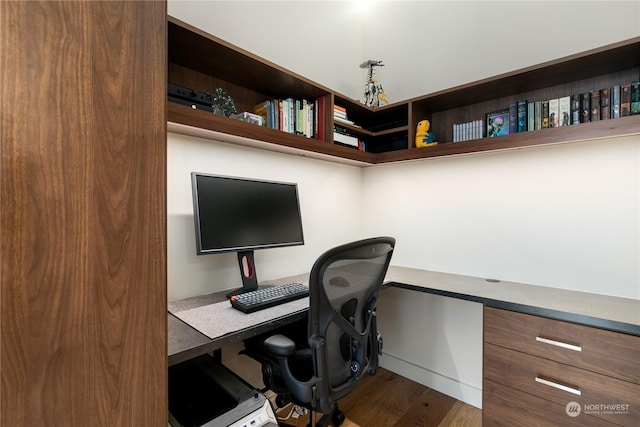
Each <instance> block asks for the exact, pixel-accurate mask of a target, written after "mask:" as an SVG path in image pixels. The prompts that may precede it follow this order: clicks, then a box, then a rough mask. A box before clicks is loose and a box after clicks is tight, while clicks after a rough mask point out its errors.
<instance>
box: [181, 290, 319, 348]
mask: <svg viewBox="0 0 640 427" xmlns="http://www.w3.org/2000/svg"><path fill="white" fill-rule="evenodd" d="M308 308H309V297H305V298H300V299H298V300H295V301H289V302H287V303H285V304H280V305H276V306H274V307H269V308H266V309H264V310H260V311H256V312H253V313H249V314H246V313H243V312H241V311H240V310H236V309H235V308H233V307H231V303H230V302H229V301H223V302H218V303H215V304H209V305H203V306H200V307H196V308H192V309H189V310H184V311H177V312H175V311H171V310H169V312H170V313H171V314H173V315H174V316H176V317H178V318H179V319H181V320H182V321H184V322H185V323H186V324H188V325H190V326H191V327H192V328H194V329H196V330H198V331H199V332H201V333H203V334H204V335H206V336H207V337H209V338H211V339H216V338H220V337H222V336H224V335H226V334H228V333H231V332H238V331H241V330H243V329H247V328H251V327H254V326H256V325H260V324H262V323H266V322H270V321H273V320H275V319H278V318H281V317H285V316H288V315H291V314H293V313H296V312H299V311H303V310H307V309H308Z"/></svg>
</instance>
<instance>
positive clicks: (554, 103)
mask: <svg viewBox="0 0 640 427" xmlns="http://www.w3.org/2000/svg"><path fill="white" fill-rule="evenodd" d="M559 114H560V109H559V103H558V98H554V99H550V100H549V127H550V128H557V127H558V115H559Z"/></svg>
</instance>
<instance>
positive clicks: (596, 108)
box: [590, 90, 600, 122]
mask: <svg viewBox="0 0 640 427" xmlns="http://www.w3.org/2000/svg"><path fill="white" fill-rule="evenodd" d="M590 118H591V121H592V122H595V121H598V120H600V91H599V90H593V91H591V117H590Z"/></svg>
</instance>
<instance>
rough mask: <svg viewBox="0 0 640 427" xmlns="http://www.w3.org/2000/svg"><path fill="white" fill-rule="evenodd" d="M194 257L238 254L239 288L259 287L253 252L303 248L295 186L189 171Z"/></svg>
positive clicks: (245, 289) (252, 288) (236, 291)
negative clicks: (269, 249) (194, 245)
mask: <svg viewBox="0 0 640 427" xmlns="http://www.w3.org/2000/svg"><path fill="white" fill-rule="evenodd" d="M191 187H192V195H193V217H194V221H195V231H196V252H197V254H198V255H205V254H215V253H221V252H237V254H238V265H239V267H240V272H241V275H242V288H241V289H237V290H234V291H232V292H230V293H229V295H235V294H238V293H243V292H248V291H252V290H255V289H257V288H258V279H257V275H256V270H255V262H254V250H256V249H267V248H277V247H285V246H296V245H303V244H304V237H303V232H302V218H301V215H300V203H299V200H298V186H297V184H294V183H287V182H275V181H265V180H257V179H249V178H240V177H230V176H222V175H212V174H207V173H200V172H192V173H191Z"/></svg>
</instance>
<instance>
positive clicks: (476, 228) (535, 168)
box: [363, 136, 640, 299]
mask: <svg viewBox="0 0 640 427" xmlns="http://www.w3.org/2000/svg"><path fill="white" fill-rule="evenodd" d="M639 171H640V138H639V137H638V136H629V137H618V138H611V139H606V140H599V141H596V142H583V143H574V144H565V145H557V146H552V147H541V148H531V149H526V150H516V151H507V152H500V153H493V154H490V155H484V154H477V155H471V156H465V157H459V158H442V159H432V160H424V161H418V162H411V163H402V164H392V165H386V166H379V167H374V168H366V169H365V176H364V180H365V187H364V202H363V203H364V209H365V210H369V211H373V210H374V209H375V210H376V215H374V216H368V217H366V218H367V222H366V225H367V229H366V232H367V233H373V234H375V233H376V231H377V230H379V229H384V230H385V231H387V232H388V231H389V227H391V233H392V235H394V236H395V237H396V238H397V240H398V243H397V248H396V251H395V252H394V263H395V264H401V265H404V266H408V267H419V268H425V269H428V270H435V271H444V272H450V273H458V274H465V275H471V276H479V277H487V278H496V279H502V280H509V281H515V282H522V283H531V284H535V285H541V286H550V287H557V288H565V289H573V290H581V291H586V292H593V293H599V294H607V295H616V296H622V297H628V298H636V299H640V286H639V284H640V228H639V224H640V200H639V198H640V175H639ZM399 207H401V208H399ZM391 218H392V220H391ZM390 223H392V225H391V226H390Z"/></svg>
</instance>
